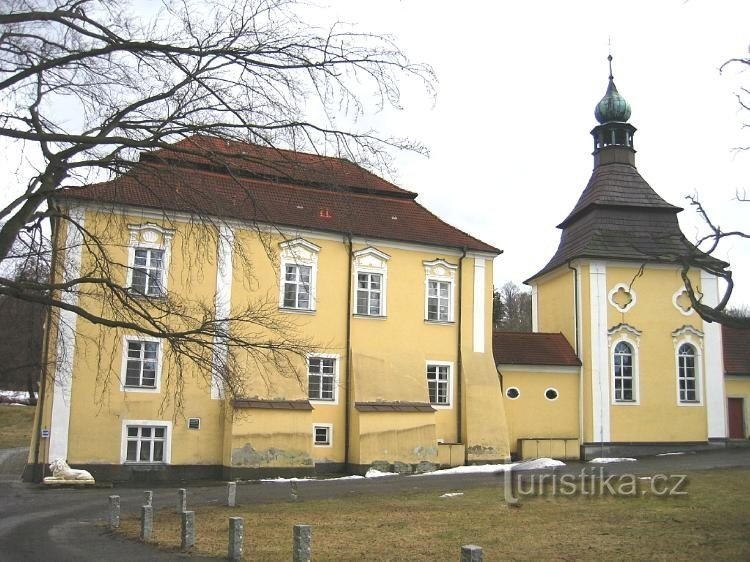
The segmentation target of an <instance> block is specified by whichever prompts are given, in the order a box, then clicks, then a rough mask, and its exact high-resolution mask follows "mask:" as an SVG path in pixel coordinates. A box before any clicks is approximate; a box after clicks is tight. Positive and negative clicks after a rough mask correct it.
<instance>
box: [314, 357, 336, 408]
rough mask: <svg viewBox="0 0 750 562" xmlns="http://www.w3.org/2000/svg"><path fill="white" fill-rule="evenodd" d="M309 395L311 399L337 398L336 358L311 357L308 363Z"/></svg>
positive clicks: (331, 399) (329, 399) (332, 399)
mask: <svg viewBox="0 0 750 562" xmlns="http://www.w3.org/2000/svg"><path fill="white" fill-rule="evenodd" d="M307 384H308V387H307V388H308V397H309V398H310V400H327V401H331V402H332V401H334V400H335V399H336V359H335V358H333V357H310V358H309V359H308V364H307Z"/></svg>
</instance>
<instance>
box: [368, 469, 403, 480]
mask: <svg viewBox="0 0 750 562" xmlns="http://www.w3.org/2000/svg"><path fill="white" fill-rule="evenodd" d="M383 476H398V473H396V472H382V471H380V470H375V469H374V468H371V469H370V470H368V471H367V472H366V473H365V478H382V477H383Z"/></svg>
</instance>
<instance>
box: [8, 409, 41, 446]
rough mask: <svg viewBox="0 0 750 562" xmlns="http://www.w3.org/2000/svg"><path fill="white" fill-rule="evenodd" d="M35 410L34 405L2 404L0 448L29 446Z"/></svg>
mask: <svg viewBox="0 0 750 562" xmlns="http://www.w3.org/2000/svg"><path fill="white" fill-rule="evenodd" d="M34 410H35V407H34V406H10V405H8V404H0V449H10V448H13V447H28V446H29V443H30V441H31V430H32V426H33V425H34Z"/></svg>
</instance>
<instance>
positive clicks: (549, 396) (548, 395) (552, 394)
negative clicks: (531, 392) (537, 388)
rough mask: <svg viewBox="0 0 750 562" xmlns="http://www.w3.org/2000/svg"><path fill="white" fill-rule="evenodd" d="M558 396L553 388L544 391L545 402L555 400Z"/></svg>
mask: <svg viewBox="0 0 750 562" xmlns="http://www.w3.org/2000/svg"><path fill="white" fill-rule="evenodd" d="M558 396H559V394H558V393H557V390H556V389H554V388H548V389H547V390H545V391H544V397H545V398H546V399H547V400H557V397H558Z"/></svg>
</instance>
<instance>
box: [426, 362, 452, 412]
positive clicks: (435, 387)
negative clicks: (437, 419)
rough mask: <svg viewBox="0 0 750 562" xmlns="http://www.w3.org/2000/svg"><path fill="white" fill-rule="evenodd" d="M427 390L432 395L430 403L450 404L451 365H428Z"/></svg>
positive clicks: (438, 404)
mask: <svg viewBox="0 0 750 562" xmlns="http://www.w3.org/2000/svg"><path fill="white" fill-rule="evenodd" d="M427 391H428V394H429V396H430V404H434V405H437V406H448V405H450V403H451V400H450V366H449V365H427Z"/></svg>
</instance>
